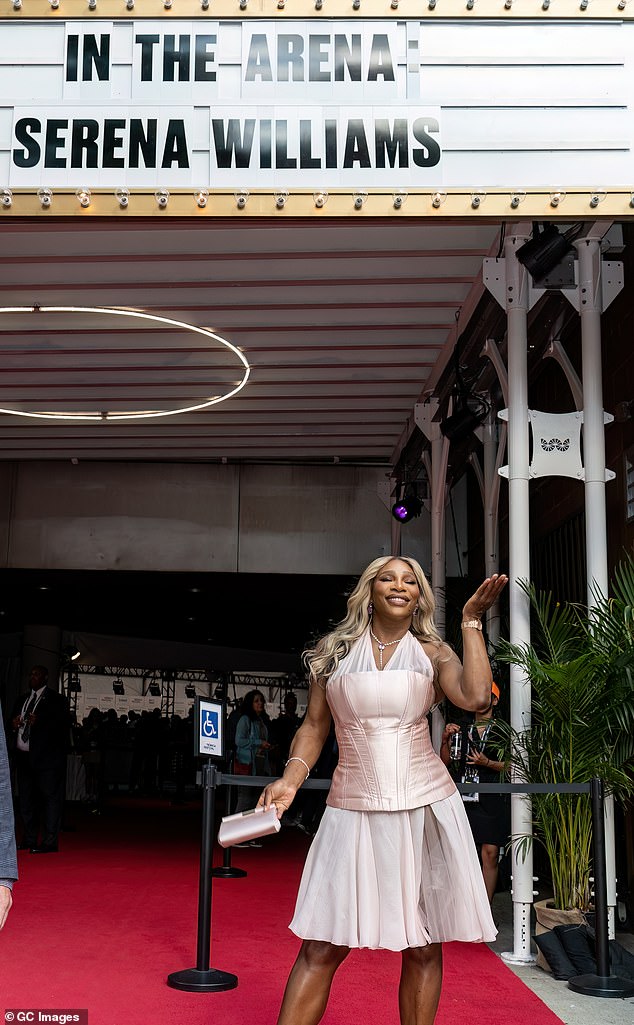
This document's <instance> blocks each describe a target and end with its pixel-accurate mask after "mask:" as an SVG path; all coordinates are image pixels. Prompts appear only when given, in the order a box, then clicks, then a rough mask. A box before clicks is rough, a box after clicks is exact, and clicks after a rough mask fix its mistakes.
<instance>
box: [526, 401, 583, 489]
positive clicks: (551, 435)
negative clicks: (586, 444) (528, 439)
mask: <svg viewBox="0 0 634 1025" xmlns="http://www.w3.org/2000/svg"><path fill="white" fill-rule="evenodd" d="M528 419H529V422H530V425H531V429H532V432H533V458H532V461H531V464H530V474H531V477H575V478H577V480H583V466H582V464H581V425H582V423H583V413H579V412H575V413H542V412H541V411H540V410H537V409H529V411H528Z"/></svg>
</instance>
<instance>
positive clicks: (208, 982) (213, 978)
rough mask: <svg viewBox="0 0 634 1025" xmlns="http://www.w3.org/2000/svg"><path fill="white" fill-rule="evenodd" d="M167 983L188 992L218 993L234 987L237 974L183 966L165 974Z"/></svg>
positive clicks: (236, 982) (173, 987)
mask: <svg viewBox="0 0 634 1025" xmlns="http://www.w3.org/2000/svg"><path fill="white" fill-rule="evenodd" d="M167 985H168V986H171V987H172V989H186V990H188V991H189V992H190V993H219V992H220V991H221V990H223V989H235V988H236V986H237V985H238V976H237V975H232V974H231V972H221V971H219V970H218V969H217V968H207V969H204V970H203V969H200V968H183V970H182V971H180V972H172V973H171V975H168V976H167Z"/></svg>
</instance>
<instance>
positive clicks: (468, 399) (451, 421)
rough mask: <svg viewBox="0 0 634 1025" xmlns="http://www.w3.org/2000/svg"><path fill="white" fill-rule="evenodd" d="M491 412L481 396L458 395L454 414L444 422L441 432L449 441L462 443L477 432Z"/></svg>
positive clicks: (455, 400)
mask: <svg viewBox="0 0 634 1025" xmlns="http://www.w3.org/2000/svg"><path fill="white" fill-rule="evenodd" d="M488 412H489V404H488V402H487V401H486V399H483V398H482V397H481V396H480V395H466V394H458V395H457V396H456V398H455V399H454V406H453V412H452V414H451V416H448V417H447V418H446V419H445V420H443V421H442V423H441V425H440V430H441V431H442V433H443V434H444V436H445V438H448V439H449V441H456V442H458V441H462V440H463V439H464V438H466V437H468V436H469V435H470V434H472V433H473V431H475V429H476V427H479V426H480V424H481V423H483V421H484V420H486V418H487V415H488Z"/></svg>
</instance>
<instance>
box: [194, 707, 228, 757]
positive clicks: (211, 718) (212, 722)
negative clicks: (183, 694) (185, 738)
mask: <svg viewBox="0 0 634 1025" xmlns="http://www.w3.org/2000/svg"><path fill="white" fill-rule="evenodd" d="M196 705H197V707H196V723H197V743H196V753H197V754H198V755H205V756H206V757H208V758H222V757H224V707H223V705H222V702H220V701H209V700H207V699H206V698H198V699H197V702H196Z"/></svg>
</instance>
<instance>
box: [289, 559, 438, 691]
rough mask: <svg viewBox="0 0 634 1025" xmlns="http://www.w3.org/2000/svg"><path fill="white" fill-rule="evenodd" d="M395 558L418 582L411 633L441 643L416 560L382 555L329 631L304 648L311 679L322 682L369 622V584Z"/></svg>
mask: <svg viewBox="0 0 634 1025" xmlns="http://www.w3.org/2000/svg"><path fill="white" fill-rule="evenodd" d="M396 560H398V561H400V562H405V563H407V565H408V566H409V568H410V569H411V571H412V573H413V574H414V576H415V577H416V583H417V584H418V590H419V594H418V603H417V607H416V610H415V612H414V616H413V618H412V625H411V627H410V630H411V632H412V633H413V634H414V636H415V637H417V638H418V639H419V640H421V641H433V642H435V643H436V644H438V645H439V646H440V645H441V644H442V638H441V636H440V634H439V633H438V631H437V630H436V627H435V625H434V610H435V608H436V602H435V601H434V595H433V593H432V589H431V587H430V586H429V583H428V581H427V577H426V576H425V574H424V573H423V570H422V567H421V565H420V563H418V562H417V561H416V559H412V558H411V557H410V556H408V555H384V556H382V558H380V559H375V560H374V561H373V562H371V563H370V565H369V566H367V567H366V569H364V571H363V573H362V574H361V576H360V577H359V580H358V582H357V585H356V587H355V588H354V590H353V591H352V592H351V594H350V596H349V598H348V608H347V611H346V615H345V616H344V618H343V619H342V620H341V622H340V623H338V624H337V626H336V627H335V629H334V630H332V631H331V633H329V634H325V636H324V637H322V638H321V639H320V640H319V641H318V642H317V644H316V645H315V647H314V648H307V649H306V651H304V653H303V655H302V660H303V662H304V665H305V666H306V669H307V670H308V673H309V676H310V679H311V681H313V680H314V681H317V682H320V681H326V680H327V679H328V677H329V676H331V675H332V674H333V673H334V671H335V669H336V668H337V666H338V665H339V663H340V662H341V659H342V658H345V656H346V655H347V654H348V652H349V651H350V648H351V647H352V645H353V644H354V642H355V641H356V640H358V639H359V637H361V635H362V633H363V632H364V631H365V629H366V628H367V626H368V623H369V622H370V617H369V614H368V606H369V604H370V601H371V598H372V585H373V584H374V581H375V580H376V578H377V577H378V575H379V573H380V572H381V570H382V569H384V567H385V566H387V564H388V563H389V562H394V561H396Z"/></svg>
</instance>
